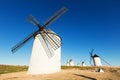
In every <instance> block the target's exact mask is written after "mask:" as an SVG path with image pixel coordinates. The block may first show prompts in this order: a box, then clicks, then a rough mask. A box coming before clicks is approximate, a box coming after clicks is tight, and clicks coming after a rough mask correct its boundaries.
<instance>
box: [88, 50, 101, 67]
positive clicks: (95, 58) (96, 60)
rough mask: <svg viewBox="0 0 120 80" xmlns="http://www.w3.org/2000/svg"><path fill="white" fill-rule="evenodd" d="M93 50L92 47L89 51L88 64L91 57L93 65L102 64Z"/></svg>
mask: <svg viewBox="0 0 120 80" xmlns="http://www.w3.org/2000/svg"><path fill="white" fill-rule="evenodd" d="M93 51H94V49H92V51H91V52H89V53H90V64H91V60H92V59H93V62H94V66H102V63H101V59H100V57H99V56H98V55H97V54H94V55H93Z"/></svg>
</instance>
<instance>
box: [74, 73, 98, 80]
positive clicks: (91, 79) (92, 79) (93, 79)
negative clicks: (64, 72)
mask: <svg viewBox="0 0 120 80" xmlns="http://www.w3.org/2000/svg"><path fill="white" fill-rule="evenodd" d="M74 75H76V76H80V77H84V78H87V79H90V80H97V79H95V78H92V77H88V76H85V75H80V74H74Z"/></svg>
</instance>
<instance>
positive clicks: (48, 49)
mask: <svg viewBox="0 0 120 80" xmlns="http://www.w3.org/2000/svg"><path fill="white" fill-rule="evenodd" d="M37 37H38V39H39V40H40V42H41V44H42V46H43V47H44V50H45V52H46V54H47V56H48V58H51V57H52V56H54V52H53V50H52V48H51V46H50V45H49V44H48V42H47V40H46V39H45V37H44V35H43V33H41V34H38V35H37Z"/></svg>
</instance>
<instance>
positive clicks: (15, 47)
mask: <svg viewBox="0 0 120 80" xmlns="http://www.w3.org/2000/svg"><path fill="white" fill-rule="evenodd" d="M38 31H39V30H37V31H35V32H33V33H31V34H30V35H28V36H27V37H26V38H25V39H24V40H22V41H21V42H19V43H18V44H16V45H15V46H13V47H12V49H11V51H12V53H15V52H16V51H17V50H18V49H20V48H21V47H22V46H23V45H24V44H26V43H27V42H28V41H29V40H30V39H31V38H32V37H33V36H35V35H36V34H37V33H38Z"/></svg>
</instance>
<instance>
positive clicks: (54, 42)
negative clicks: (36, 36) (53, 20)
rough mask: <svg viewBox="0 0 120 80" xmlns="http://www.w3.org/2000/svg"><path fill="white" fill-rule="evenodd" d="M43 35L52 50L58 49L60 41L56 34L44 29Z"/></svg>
mask: <svg viewBox="0 0 120 80" xmlns="http://www.w3.org/2000/svg"><path fill="white" fill-rule="evenodd" d="M43 34H44V37H45V38H46V40H47V41H48V42H49V44H50V45H51V46H52V48H53V49H54V50H56V49H58V48H59V47H60V46H61V45H62V44H61V41H62V39H61V37H60V36H58V35H57V34H55V33H53V32H51V31H49V32H48V31H47V30H46V29H45V30H43Z"/></svg>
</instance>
